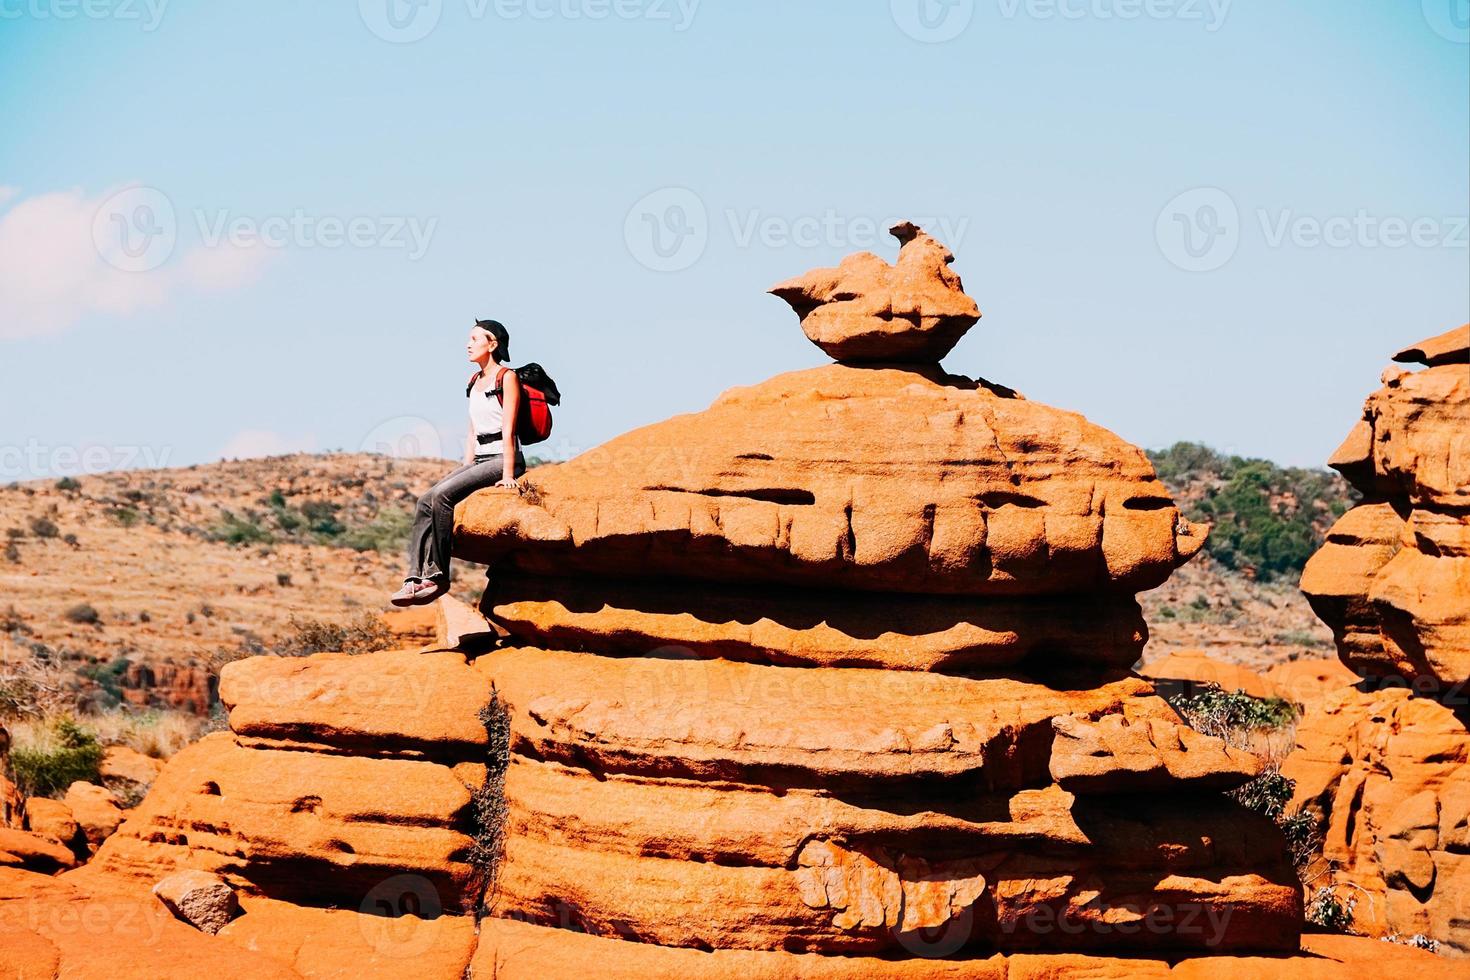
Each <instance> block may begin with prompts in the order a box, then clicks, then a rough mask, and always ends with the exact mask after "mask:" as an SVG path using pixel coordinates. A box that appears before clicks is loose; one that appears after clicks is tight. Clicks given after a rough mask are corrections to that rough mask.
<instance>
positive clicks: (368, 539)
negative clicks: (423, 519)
mask: <svg viewBox="0 0 1470 980" xmlns="http://www.w3.org/2000/svg"><path fill="white" fill-rule="evenodd" d="M412 529H413V515H412V514H410V513H409V512H408V511H406V510H385V511H383V512H381V513H379V514H378V516H377V517H376V518H375V519H374V520H373V521H372V522H371V523H368V524H363V525H361V526H359V527H355V528H353V529H352V530H351V531H348V532H347V533H346V534H344V535H343V536H342V537H341V538H340V539H339V541H338V543H339V544H341V545H343V546H345V547H348V548H351V549H353V550H354V551H386V552H395V553H396V552H399V551H402V550H404V549H405V548H407V547H408V534H409V531H411V530H412Z"/></svg>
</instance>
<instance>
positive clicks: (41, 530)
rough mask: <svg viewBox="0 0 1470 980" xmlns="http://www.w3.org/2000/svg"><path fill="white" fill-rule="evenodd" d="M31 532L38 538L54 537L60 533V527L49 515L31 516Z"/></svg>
mask: <svg viewBox="0 0 1470 980" xmlns="http://www.w3.org/2000/svg"><path fill="white" fill-rule="evenodd" d="M31 533H32V534H34V535H35V536H36V537H38V538H54V537H58V536H59V535H60V534H61V528H59V527H57V526H56V522H55V521H53V520H51V518H49V517H32V518H31Z"/></svg>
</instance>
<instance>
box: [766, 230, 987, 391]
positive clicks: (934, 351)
mask: <svg viewBox="0 0 1470 980" xmlns="http://www.w3.org/2000/svg"><path fill="white" fill-rule="evenodd" d="M889 234H891V235H893V237H894V238H897V239H898V240H899V241H900V242H901V243H902V244H903V248H902V249H900V250H899V253H898V262H897V263H896V264H894V265H889V264H888V263H887V262H885V261H883V260H882V259H881V258H879V257H878V256H876V255H874V254H873V253H872V252H858V253H856V254H855V255H849V256H848V257H847V258H845V259H843V260H842V263H841V264H840V265H839V266H838V267H837V268H835V269H814V270H812V271H811V272H808V273H807V274H806V275H804V276H799V277H798V278H796V279H790V280H788V281H786V282H783V283H781V284H780V285H778V286H773V287H771V290H770V292H771V293H772V294H773V295H776V296H779V297H781V298H782V299H784V300H785V301H786V302H788V303H790V304H791V308H792V309H793V310H795V311H796V315H797V316H799V317H800V318H801V328H802V330H803V331H805V332H806V335H807V337H808V339H810V340H811V342H812V343H814V344H816V345H817V346H818V347H820V348H822V350H824V351H826V352H827V353H828V354H829V355H831V356H832V357H833V358H834V359H836V360H839V361H877V362H890V363H895V362H921V363H937V362H938V361H940V360H941V359H942V358H943V357H944V356H945V355H946V354H948V353H949V352H950V351H951V350H953V349H954V345H955V344H957V343H959V340H960V338H961V337H963V336H964V335H965V331H967V330H969V329H970V328H971V327H973V326H974V325H975V323H976V322H977V321H978V320H979V319H980V308H979V307H977V306H976V305H975V301H974V300H973V299H971V298H970V297H969V296H967V295H965V288H964V284H963V283H961V282H960V277H959V275H958V274H957V273H955V271H954V270H953V269H951V268H950V267H949V266H950V263H951V262H953V261H954V254H953V253H951V252H950V250H949V249H948V248H946V247H945V246H943V245H941V244H940V243H939V242H937V241H935V240H934V239H933V238H931V237H930V236H929V235H927V234H925V233H924V232H923V231H922V230H921V229H920V228H918V227H917V226H916V225H913V224H911V223H909V222H907V221H905V222H902V223H900V224H897V225H894V226H893V227H892V228H891V229H889Z"/></svg>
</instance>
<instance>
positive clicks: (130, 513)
mask: <svg viewBox="0 0 1470 980" xmlns="http://www.w3.org/2000/svg"><path fill="white" fill-rule="evenodd" d="M107 517H108V519H109V520H111V521H112V522H113V523H114V524H116V525H118V526H119V527H132V526H133V525H135V524H137V523H138V520H139V515H138V512H137V511H136V510H134V509H133V508H131V507H112V508H110V509H109V510H108V511H107Z"/></svg>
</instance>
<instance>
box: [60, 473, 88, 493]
mask: <svg viewBox="0 0 1470 980" xmlns="http://www.w3.org/2000/svg"><path fill="white" fill-rule="evenodd" d="M56 489H58V490H66V491H70V490H80V489H82V485H81V484H80V483H79V482H77V481H76V480H74V479H72V478H71V477H69V476H63V477H62V478H61V479H59V480H57V481H56Z"/></svg>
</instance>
